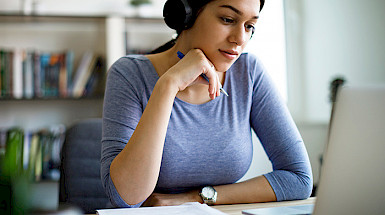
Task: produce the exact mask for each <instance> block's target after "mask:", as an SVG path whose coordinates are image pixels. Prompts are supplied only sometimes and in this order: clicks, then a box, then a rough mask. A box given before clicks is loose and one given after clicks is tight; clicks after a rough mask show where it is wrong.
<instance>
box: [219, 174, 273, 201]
mask: <svg viewBox="0 0 385 215" xmlns="http://www.w3.org/2000/svg"><path fill="white" fill-rule="evenodd" d="M214 188H215V189H216V190H217V192H218V198H217V202H216V204H240V203H251V202H271V201H276V196H275V193H274V191H273V188H272V187H271V186H270V184H269V182H268V181H267V179H266V178H265V177H264V176H258V177H256V178H252V179H249V180H247V181H243V182H240V183H235V184H228V185H220V186H215V187H214Z"/></svg>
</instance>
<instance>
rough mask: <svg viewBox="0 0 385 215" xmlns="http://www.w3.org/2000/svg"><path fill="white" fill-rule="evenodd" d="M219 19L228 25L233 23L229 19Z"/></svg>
mask: <svg viewBox="0 0 385 215" xmlns="http://www.w3.org/2000/svg"><path fill="white" fill-rule="evenodd" d="M221 19H222V21H223V22H224V23H228V24H231V23H234V20H233V19H230V18H226V17H222V18H221Z"/></svg>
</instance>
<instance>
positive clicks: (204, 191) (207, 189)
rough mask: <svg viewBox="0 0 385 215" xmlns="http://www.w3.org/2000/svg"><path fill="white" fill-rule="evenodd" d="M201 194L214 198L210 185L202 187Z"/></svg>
mask: <svg viewBox="0 0 385 215" xmlns="http://www.w3.org/2000/svg"><path fill="white" fill-rule="evenodd" d="M202 194H203V195H204V196H206V198H214V194H215V191H214V189H212V188H211V187H204V188H203V189H202Z"/></svg>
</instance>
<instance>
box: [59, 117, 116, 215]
mask: <svg viewBox="0 0 385 215" xmlns="http://www.w3.org/2000/svg"><path fill="white" fill-rule="evenodd" d="M101 136H102V120H101V119H86V120H83V121H80V122H78V123H76V124H74V125H73V126H72V127H70V128H69V129H68V130H67V132H66V139H65V142H64V144H63V147H62V151H61V167H60V171H61V174H60V188H59V202H60V203H67V204H71V205H76V206H78V207H80V208H81V209H82V210H83V212H84V213H95V210H96V209H101V208H105V207H106V206H107V203H108V202H109V200H108V197H107V195H106V194H105V192H104V189H103V185H102V182H101V179H100V156H101V154H100V149H101V142H100V141H101Z"/></svg>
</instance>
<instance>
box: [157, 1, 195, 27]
mask: <svg viewBox="0 0 385 215" xmlns="http://www.w3.org/2000/svg"><path fill="white" fill-rule="evenodd" d="M163 17H164V21H165V23H166V25H167V26H168V27H170V28H172V29H174V30H177V31H179V30H180V31H181V30H184V29H187V28H190V27H191V26H190V23H191V20H192V17H193V11H192V8H191V6H190V5H189V3H188V1H187V0H167V2H166V3H165V5H164V8H163Z"/></svg>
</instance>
